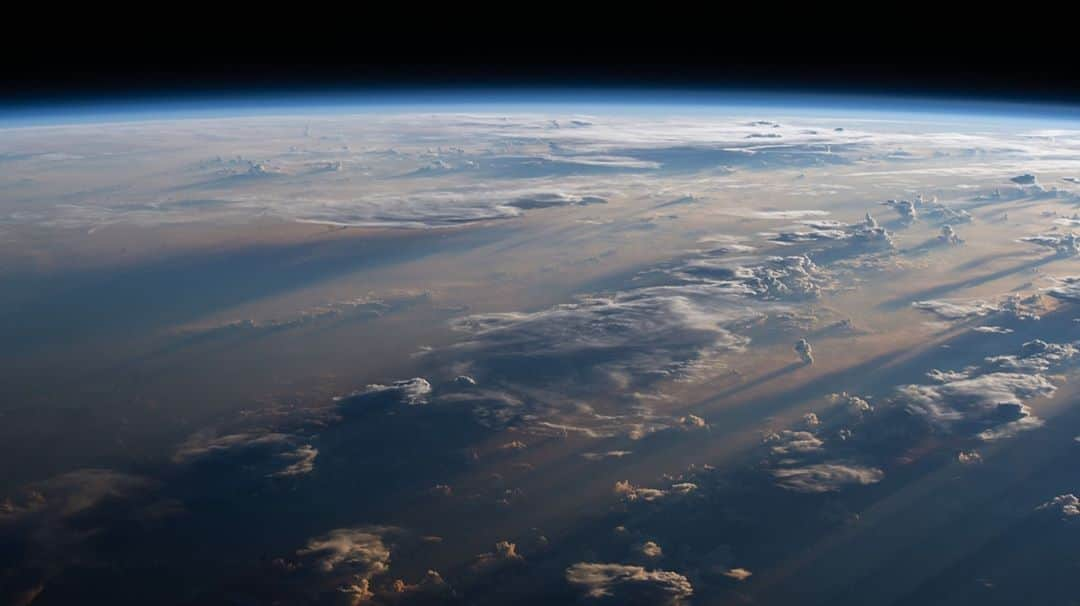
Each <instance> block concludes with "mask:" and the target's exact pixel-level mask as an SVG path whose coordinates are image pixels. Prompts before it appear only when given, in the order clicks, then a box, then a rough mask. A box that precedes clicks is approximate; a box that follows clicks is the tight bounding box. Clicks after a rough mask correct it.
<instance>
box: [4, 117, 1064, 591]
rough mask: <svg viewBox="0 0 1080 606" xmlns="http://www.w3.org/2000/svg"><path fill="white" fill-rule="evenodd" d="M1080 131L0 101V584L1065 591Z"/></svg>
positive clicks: (975, 120)
mask: <svg viewBox="0 0 1080 606" xmlns="http://www.w3.org/2000/svg"><path fill="white" fill-rule="evenodd" d="M1077 226H1080V122H1077V121H1076V118H1075V115H1074V113H1072V112H1071V111H1066V109H1063V108H1054V107H1041V106H1009V105H985V104H975V103H970V104H966V103H961V102H956V103H943V104H919V103H916V102H914V101H910V100H884V101H883V100H880V99H878V100H872V99H854V100H853V99H847V100H830V99H817V100H807V99H799V98H784V97H768V98H765V97H763V98H761V99H757V100H755V99H739V100H732V101H724V100H718V99H708V100H702V101H701V102H696V103H695V102H686V101H685V100H684V101H683V102H679V103H667V102H664V101H663V100H659V99H658V100H656V101H655V102H638V101H635V102H633V103H630V102H621V101H619V100H618V99H610V100H606V101H599V100H592V101H590V102H588V103H574V102H573V101H572V100H569V101H568V100H562V101H559V102H555V101H536V102H527V100H520V99H519V100H516V101H513V102H511V101H506V102H498V101H491V100H476V101H475V102H471V101H463V100H460V99H458V100H454V101H453V102H451V101H446V102H440V101H439V100H438V99H434V100H432V99H426V100H422V101H417V102H415V103H406V102H403V101H395V102H393V103H391V102H387V103H382V104H379V103H366V104H358V105H356V106H348V105H334V106H326V107H324V106H316V105H314V104H309V105H304V104H302V103H301V104H296V103H293V104H282V105H281V107H280V108H267V107H265V106H260V107H258V108H252V107H246V108H245V107H242V106H238V107H229V108H223V109H221V110H220V111H216V112H213V113H210V112H199V111H192V112H187V113H185V112H180V111H173V110H170V109H167V108H154V107H148V108H144V109H142V110H140V111H134V110H128V109H122V108H121V109H117V110H116V111H113V112H105V113H102V114H101V115H95V114H75V113H65V112H59V111H57V112H54V113H51V114H50V113H48V112H45V113H43V114H42V115H40V116H36V117H34V118H33V119H28V118H26V117H25V116H24V117H21V118H19V119H14V118H13V119H9V120H5V119H4V117H3V116H2V115H0V343H3V345H4V347H3V349H2V350H0V358H2V359H0V361H2V364H0V568H2V570H3V572H2V574H0V601H3V603H10V604H21V605H27V604H34V605H35V606H36V605H48V604H71V603H95V604H96V603H102V604H340V603H344V604H414V603H424V604H444V603H445V604H476V605H485V604H506V603H513V604H519V605H524V604H545V605H548V604H572V603H584V604H598V605H599V604H608V603H610V604H744V603H747V604H750V603H752V604H795V603H798V604H829V605H837V604H866V603H874V604H966V603H971V604H990V603H1017V602H1024V603H1072V602H1075V601H1076V599H1077V598H1076V596H1077V595H1078V594H1077V590H1080V576H1078V575H1077V574H1076V571H1077V570H1078V567H1080V556H1078V555H1077V551H1076V549H1075V546H1076V544H1077V541H1078V540H1080V498H1078V497H1077V496H1075V495H1076V494H1078V491H1080V476H1078V471H1077V466H1076V462H1075V460H1074V457H1076V456H1078V455H1080V452H1078V451H1080V443H1078V441H1080V437H1078V434H1080V407H1077V406H1076V404H1077V402H1078V401H1080V400H1078V393H1077V388H1076V381H1075V378H1076V363H1077V361H1078V360H1080V356H1078V355H1077V346H1078V345H1080V324H1078V322H1080V309H1078V307H1077V306H1078V304H1080V262H1078V254H1080V236H1077V235H1076V234H1075V233H1074V231H1073V230H1074V229H1075V228H1076V227H1077Z"/></svg>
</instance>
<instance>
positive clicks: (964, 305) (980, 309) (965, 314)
mask: <svg viewBox="0 0 1080 606" xmlns="http://www.w3.org/2000/svg"><path fill="white" fill-rule="evenodd" d="M911 306H912V307H914V308H915V309H918V310H921V311H928V312H930V313H932V314H934V315H936V316H938V317H939V318H942V319H944V320H966V319H968V318H977V317H982V316H986V315H989V314H992V313H994V312H997V311H1000V309H1001V308H1000V307H998V306H997V305H994V304H993V303H990V302H987V301H981V300H971V301H947V300H944V299H938V300H927V301H915V302H914V303H912V304H911Z"/></svg>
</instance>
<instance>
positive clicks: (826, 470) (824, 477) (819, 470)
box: [772, 462, 885, 493]
mask: <svg viewBox="0 0 1080 606" xmlns="http://www.w3.org/2000/svg"><path fill="white" fill-rule="evenodd" d="M772 476H773V478H775V480H776V484H777V485H778V486H780V487H781V488H784V489H787V490H791V491H795V492H806V493H821V492H835V491H837V490H840V489H841V488H844V487H846V486H852V485H866V484H876V483H877V482H880V481H881V480H882V478H884V477H885V473H884V472H883V471H881V470H880V469H878V468H876V467H866V466H862V465H855V464H849V463H843V462H834V463H816V464H813V465H805V466H800V467H780V468H776V469H773V470H772Z"/></svg>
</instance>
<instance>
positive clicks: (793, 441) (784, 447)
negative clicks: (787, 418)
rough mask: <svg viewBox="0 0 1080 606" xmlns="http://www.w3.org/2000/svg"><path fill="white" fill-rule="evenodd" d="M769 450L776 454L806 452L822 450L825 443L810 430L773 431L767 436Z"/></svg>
mask: <svg viewBox="0 0 1080 606" xmlns="http://www.w3.org/2000/svg"><path fill="white" fill-rule="evenodd" d="M765 443H766V444H769V445H770V446H769V450H770V451H771V452H772V453H773V454H775V455H784V456H786V455H791V454H806V453H811V452H820V451H821V450H822V447H823V446H824V445H825V443H824V442H823V441H821V439H820V438H818V437H817V436H815V435H814V434H813V433H811V432H809V431H792V430H790V429H785V430H783V431H779V432H775V433H771V434H769V435H768V436H766V437H765Z"/></svg>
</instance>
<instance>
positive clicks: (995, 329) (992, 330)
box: [971, 326, 1014, 335]
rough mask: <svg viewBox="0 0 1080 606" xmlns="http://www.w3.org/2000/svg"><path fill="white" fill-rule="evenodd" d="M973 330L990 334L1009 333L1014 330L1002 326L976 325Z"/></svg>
mask: <svg viewBox="0 0 1080 606" xmlns="http://www.w3.org/2000/svg"><path fill="white" fill-rule="evenodd" d="M971 330H974V331H975V332H981V333H985V334H989V335H1008V334H1012V333H1013V332H1014V331H1013V329H1011V328H1004V327H1001V326H976V327H975V328H972V329H971Z"/></svg>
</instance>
